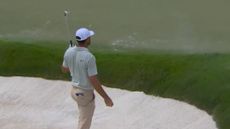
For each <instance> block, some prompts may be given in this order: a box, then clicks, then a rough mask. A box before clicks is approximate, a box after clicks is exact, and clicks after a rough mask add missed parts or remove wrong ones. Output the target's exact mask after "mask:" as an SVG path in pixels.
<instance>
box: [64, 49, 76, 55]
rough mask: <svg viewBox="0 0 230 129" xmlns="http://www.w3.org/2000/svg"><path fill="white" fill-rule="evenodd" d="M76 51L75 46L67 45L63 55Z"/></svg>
mask: <svg viewBox="0 0 230 129" xmlns="http://www.w3.org/2000/svg"><path fill="white" fill-rule="evenodd" d="M75 51H76V47H69V48H68V49H67V50H66V51H65V55H69V54H73V53H75Z"/></svg>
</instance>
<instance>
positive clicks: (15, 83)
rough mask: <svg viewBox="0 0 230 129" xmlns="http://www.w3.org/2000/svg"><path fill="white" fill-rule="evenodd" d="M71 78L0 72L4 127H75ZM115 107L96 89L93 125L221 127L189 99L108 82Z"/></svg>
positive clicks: (103, 128) (98, 128)
mask: <svg viewBox="0 0 230 129" xmlns="http://www.w3.org/2000/svg"><path fill="white" fill-rule="evenodd" d="M70 89H71V85H70V82H66V81H50V80H45V79H41V78H28V77H0V96H1V98H0V128H1V129H76V127H77V118H78V112H77V110H78V109H77V106H76V103H75V102H74V101H73V100H72V98H71V97H70ZM106 91H107V92H108V94H109V95H110V96H111V98H113V101H114V104H115V105H114V107H113V108H106V107H105V105H104V103H103V101H102V99H101V98H100V97H99V95H98V94H96V96H97V98H96V110H95V115H94V118H93V123H92V127H91V129H217V127H216V124H215V122H214V121H213V119H212V117H211V116H209V115H208V114H207V113H206V112H204V111H202V110H199V109H197V108H196V107H194V106H192V105H189V104H186V103H184V102H180V101H176V100H173V99H165V98H161V97H153V96H148V95H145V94H144V93H142V92H130V91H125V90H119V89H113V88H106Z"/></svg>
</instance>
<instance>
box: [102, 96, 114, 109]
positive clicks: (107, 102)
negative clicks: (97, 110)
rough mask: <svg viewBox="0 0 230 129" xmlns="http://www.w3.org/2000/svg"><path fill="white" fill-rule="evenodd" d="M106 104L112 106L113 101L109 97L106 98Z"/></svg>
mask: <svg viewBox="0 0 230 129" xmlns="http://www.w3.org/2000/svg"><path fill="white" fill-rule="evenodd" d="M104 101H105V104H106V106H108V107H112V106H113V101H112V100H111V99H110V98H109V97H108V98H106V99H104Z"/></svg>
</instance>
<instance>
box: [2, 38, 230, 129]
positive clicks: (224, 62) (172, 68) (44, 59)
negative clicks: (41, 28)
mask: <svg viewBox="0 0 230 129" xmlns="http://www.w3.org/2000/svg"><path fill="white" fill-rule="evenodd" d="M65 49H66V44H61V43H46V42H40V43H32V44H26V43H18V42H7V41H0V76H15V75H17V76H35V77H43V78H48V79H63V80H68V79H69V76H68V75H67V74H62V73H61V71H60V65H61V64H62V57H63V53H64V51H65ZM93 53H94V54H95V56H96V58H97V65H98V70H99V77H100V80H101V81H102V83H103V84H105V85H107V86H109V87H117V88H122V89H128V90H139V91H140V90H141V91H144V92H145V93H147V94H152V95H159V96H163V97H170V98H175V99H178V100H182V101H186V102H188V103H191V104H194V105H196V106H197V107H199V108H201V109H204V110H206V111H207V112H208V113H209V114H211V115H213V117H214V119H215V120H216V122H217V124H218V126H219V129H229V128H230V125H229V121H230V115H229V114H230V55H229V54H175V53H174V54H167V53H139V52H138V53H134V52H133V53H115V52H105V51H96V50H94V51H93ZM153 110H154V109H153Z"/></svg>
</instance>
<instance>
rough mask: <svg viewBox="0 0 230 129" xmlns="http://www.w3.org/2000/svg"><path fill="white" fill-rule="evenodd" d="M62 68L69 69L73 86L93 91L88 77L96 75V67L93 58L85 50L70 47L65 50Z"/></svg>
mask: <svg viewBox="0 0 230 129" xmlns="http://www.w3.org/2000/svg"><path fill="white" fill-rule="evenodd" d="M63 66H64V67H66V68H69V70H70V74H71V76H72V85H73V86H75V87H79V88H82V89H86V90H93V86H92V84H91V82H90V81H89V77H90V76H93V75H97V66H96V59H95V57H94V56H93V54H92V53H90V52H89V50H88V49H87V48H84V47H72V48H69V49H67V50H66V52H65V55H64V61H63Z"/></svg>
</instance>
